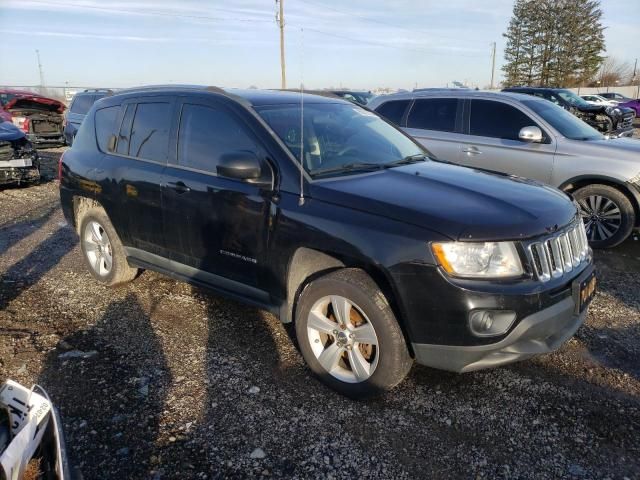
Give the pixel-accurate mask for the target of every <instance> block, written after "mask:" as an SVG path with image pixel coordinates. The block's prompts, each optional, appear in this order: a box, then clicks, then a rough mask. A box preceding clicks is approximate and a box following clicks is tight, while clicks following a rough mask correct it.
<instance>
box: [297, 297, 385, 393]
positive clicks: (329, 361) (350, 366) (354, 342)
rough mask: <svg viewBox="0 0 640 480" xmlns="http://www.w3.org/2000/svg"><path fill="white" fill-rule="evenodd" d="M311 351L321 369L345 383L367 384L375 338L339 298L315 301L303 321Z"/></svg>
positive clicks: (364, 319)
mask: <svg viewBox="0 0 640 480" xmlns="http://www.w3.org/2000/svg"><path fill="white" fill-rule="evenodd" d="M307 335H308V338H309V344H310V345H311V349H312V351H313V353H314V355H315V357H316V359H317V360H318V362H319V363H320V365H322V367H323V368H324V369H325V370H326V371H327V372H328V373H329V374H330V375H331V376H333V377H335V378H337V379H338V380H341V381H343V382H347V383H359V382H364V381H365V380H367V379H368V378H369V377H371V375H373V372H374V371H375V369H376V367H377V365H378V357H379V350H378V337H377V335H376V331H375V328H374V327H373V324H372V323H371V322H370V321H369V319H368V318H367V316H366V315H365V314H364V312H363V311H362V309H360V308H359V307H358V306H357V305H356V304H355V303H353V302H352V301H350V300H349V299H347V298H345V297H341V296H339V295H331V296H326V297H323V298H321V299H319V300H318V301H317V302H316V303H315V304H314V305H313V307H312V308H311V311H310V312H309V317H308V320H307Z"/></svg>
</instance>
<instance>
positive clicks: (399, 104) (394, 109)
mask: <svg viewBox="0 0 640 480" xmlns="http://www.w3.org/2000/svg"><path fill="white" fill-rule="evenodd" d="M409 103H411V100H395V101H391V102H386V103H383V104H382V105H380V106H379V107H378V108H376V112H377V113H378V114H380V115H382V116H383V117H384V118H386V119H387V120H389V121H390V122H393V123H395V124H396V125H400V122H401V121H402V116H403V115H404V112H405V110H406V109H407V107H408V106H409Z"/></svg>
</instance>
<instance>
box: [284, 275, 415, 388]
mask: <svg viewBox="0 0 640 480" xmlns="http://www.w3.org/2000/svg"><path fill="white" fill-rule="evenodd" d="M295 329H296V337H297V339H298V344H299V346H300V351H301V352H302V355H303V357H304V359H305V361H306V362H307V365H309V368H311V370H312V371H313V372H314V373H315V374H316V375H318V376H319V377H320V379H321V380H322V381H323V382H324V383H326V384H327V385H329V386H330V387H331V388H333V389H334V390H337V391H338V392H340V393H342V394H344V395H347V396H349V397H352V398H366V397H369V396H372V395H376V394H379V393H382V392H384V391H386V390H389V389H390V388H392V387H394V386H395V385H397V384H398V383H400V382H401V381H402V380H403V379H404V377H405V376H406V375H407V373H408V372H409V369H410V368H411V364H412V363H413V360H412V359H411V357H410V355H409V351H408V350H407V345H406V343H405V340H404V336H403V334H402V331H401V329H400V326H399V325H398V322H397V321H396V318H395V315H394V314H393V311H392V309H391V307H390V306H389V303H388V302H387V299H386V298H385V296H384V294H383V293H382V292H381V291H380V289H379V288H378V286H377V285H376V284H375V282H374V281H373V280H372V279H371V278H370V277H369V276H368V275H367V274H366V273H364V272H363V271H361V270H357V269H343V270H338V271H336V272H332V273H330V274H328V275H325V276H323V277H321V278H319V279H317V280H314V281H313V282H311V283H310V284H308V285H307V286H306V287H305V288H304V290H303V291H302V293H301V295H300V298H299V301H298V307H297V309H296V321H295Z"/></svg>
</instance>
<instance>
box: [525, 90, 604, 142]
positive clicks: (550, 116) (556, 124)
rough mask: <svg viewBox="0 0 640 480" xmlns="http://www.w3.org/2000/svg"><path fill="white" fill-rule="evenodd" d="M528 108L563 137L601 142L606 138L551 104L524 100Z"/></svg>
mask: <svg viewBox="0 0 640 480" xmlns="http://www.w3.org/2000/svg"><path fill="white" fill-rule="evenodd" d="M522 103H524V104H525V105H526V106H527V107H529V108H530V109H531V110H533V111H534V112H536V113H537V114H538V115H540V116H541V117H542V118H543V119H544V120H545V121H546V122H547V123H548V124H549V125H551V126H552V127H553V128H555V129H556V130H557V131H558V132H559V133H560V134H561V135H562V136H564V137H567V138H570V139H571V140H601V139H603V138H604V137H603V136H602V135H601V134H600V132H598V131H597V130H596V129H595V128H592V127H590V126H589V125H587V124H586V123H585V122H583V121H582V120H580V119H579V118H577V117H575V116H574V115H572V114H571V113H569V112H567V111H566V110H565V109H564V108H562V107H559V106H557V105H556V104H554V103H551V102H542V101H539V100H522Z"/></svg>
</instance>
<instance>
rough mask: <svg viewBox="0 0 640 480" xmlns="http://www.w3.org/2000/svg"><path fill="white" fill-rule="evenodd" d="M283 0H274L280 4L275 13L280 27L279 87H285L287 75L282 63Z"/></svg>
mask: <svg viewBox="0 0 640 480" xmlns="http://www.w3.org/2000/svg"><path fill="white" fill-rule="evenodd" d="M283 2H284V0H276V4H279V6H280V13H278V14H276V22H277V23H278V26H279V27H280V70H281V77H282V81H281V88H282V89H285V88H287V75H286V73H285V65H284V6H283V5H282V3H283Z"/></svg>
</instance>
